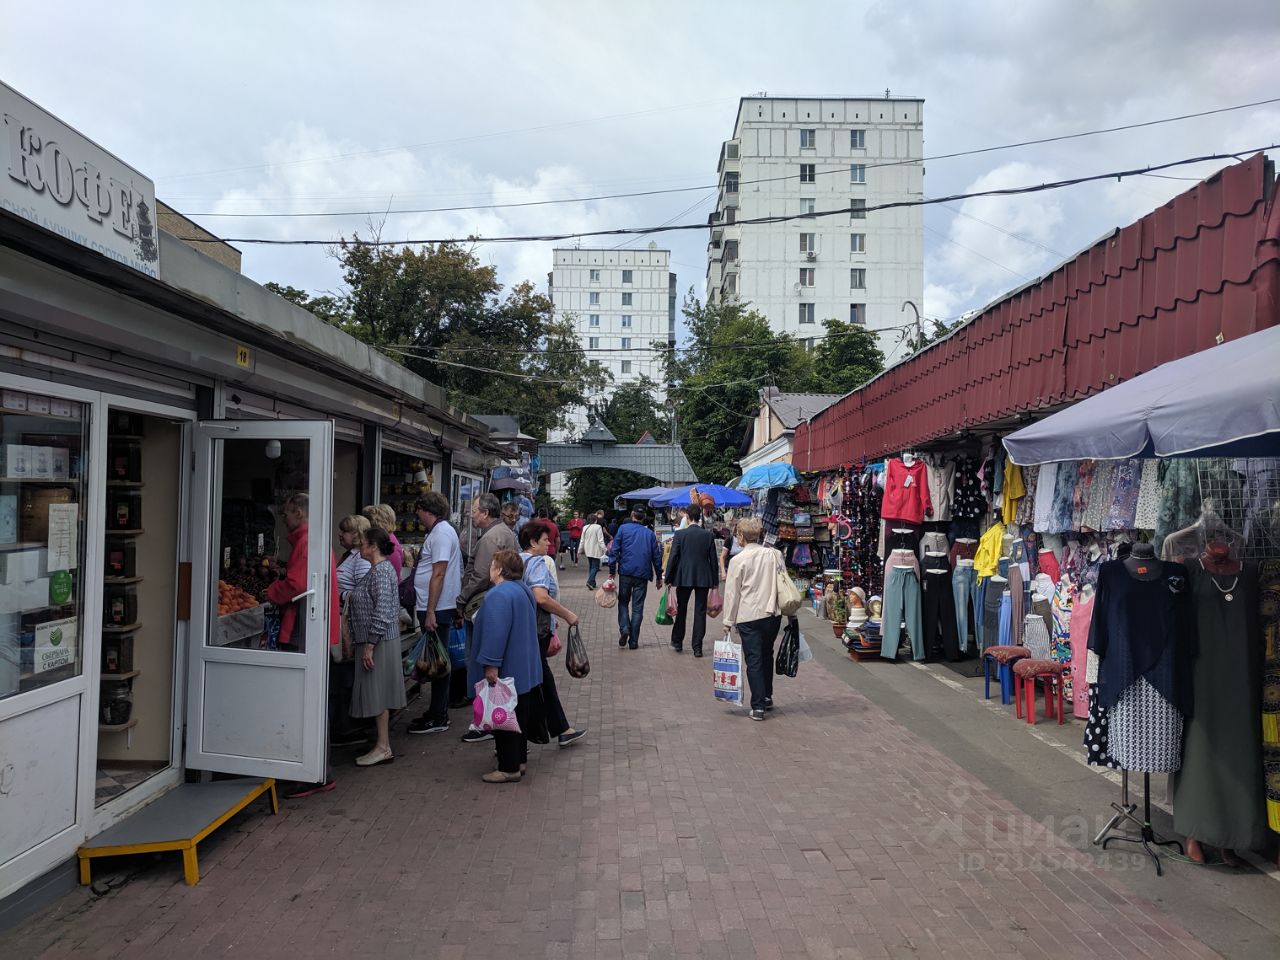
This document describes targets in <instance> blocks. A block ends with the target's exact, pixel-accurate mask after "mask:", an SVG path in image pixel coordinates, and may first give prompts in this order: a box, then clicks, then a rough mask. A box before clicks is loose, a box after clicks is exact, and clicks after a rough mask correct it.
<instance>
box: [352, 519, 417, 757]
mask: <svg viewBox="0 0 1280 960" xmlns="http://www.w3.org/2000/svg"><path fill="white" fill-rule="evenodd" d="M393 549H394V547H393V546H392V544H391V537H390V535H388V533H387V531H385V530H383V529H382V528H381V527H370V528H369V529H368V530H366V531H365V532H364V542H363V543H362V544H361V545H360V555H361V556H362V557H364V559H366V560H368V561H369V564H370V567H371V569H370V570H369V572H368V573H367V574H365V576H364V578H363V579H362V580H361V581H360V582H359V583H357V584H356V586H355V589H354V590H352V591H351V607H350V615H351V633H352V636H353V638H354V640H355V647H356V663H357V664H358V666H357V669H356V678H355V686H354V687H353V688H352V691H351V715H352V716H353V717H374V718H375V721H374V722H375V723H376V724H377V728H378V741H377V743H375V744H374V745H373V749H372V750H370V751H369V752H368V753H366V754H365V755H364V756H362V757H358V758H357V759H356V765H357V766H361V767H372V766H374V765H375V764H379V763H390V762H391V761H392V760H394V759H395V754H393V753H392V752H391V742H390V738H389V735H388V732H387V728H388V725H389V721H390V717H391V711H392V710H399V709H400V708H401V707H403V706H404V704H405V696H404V675H403V673H402V672H401V661H400V642H399V641H400V590H399V585H398V583H397V581H396V573H395V568H394V567H393V566H392V565H391V560H390V559H389V555H390V553H391V551H392V550H393Z"/></svg>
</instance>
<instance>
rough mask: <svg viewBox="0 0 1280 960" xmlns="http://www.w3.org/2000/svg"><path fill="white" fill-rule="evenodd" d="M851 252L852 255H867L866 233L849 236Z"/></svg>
mask: <svg viewBox="0 0 1280 960" xmlns="http://www.w3.org/2000/svg"><path fill="white" fill-rule="evenodd" d="M849 252H850V253H866V252H867V235H866V234H865V233H851V234H849Z"/></svg>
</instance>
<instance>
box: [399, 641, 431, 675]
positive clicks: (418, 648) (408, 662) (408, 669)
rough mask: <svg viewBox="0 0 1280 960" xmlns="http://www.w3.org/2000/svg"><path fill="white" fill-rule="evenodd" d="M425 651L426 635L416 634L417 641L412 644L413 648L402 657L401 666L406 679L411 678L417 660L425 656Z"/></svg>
mask: <svg viewBox="0 0 1280 960" xmlns="http://www.w3.org/2000/svg"><path fill="white" fill-rule="evenodd" d="M426 650H427V635H426V634H425V633H420V634H418V639H417V640H416V641H415V642H414V644H413V647H412V648H410V650H409V652H408V653H406V654H405V655H404V661H403V662H402V664H401V666H402V667H403V669H404V675H405V676H406V677H411V676H413V672H414V669H415V668H416V667H417V663H418V660H419V659H420V658H421V657H423V656H424V655H425V654H426Z"/></svg>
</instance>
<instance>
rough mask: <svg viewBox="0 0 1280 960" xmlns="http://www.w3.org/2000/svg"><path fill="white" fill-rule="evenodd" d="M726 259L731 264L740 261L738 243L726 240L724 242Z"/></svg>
mask: <svg viewBox="0 0 1280 960" xmlns="http://www.w3.org/2000/svg"><path fill="white" fill-rule="evenodd" d="M724 258H725V259H726V260H728V261H729V262H730V263H733V262H734V261H736V260H737V259H738V241H737V240H726V241H725V242H724Z"/></svg>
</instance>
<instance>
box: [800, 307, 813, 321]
mask: <svg viewBox="0 0 1280 960" xmlns="http://www.w3.org/2000/svg"><path fill="white" fill-rule="evenodd" d="M800 322H801V323H813V304H812V303H802V304H800Z"/></svg>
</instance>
